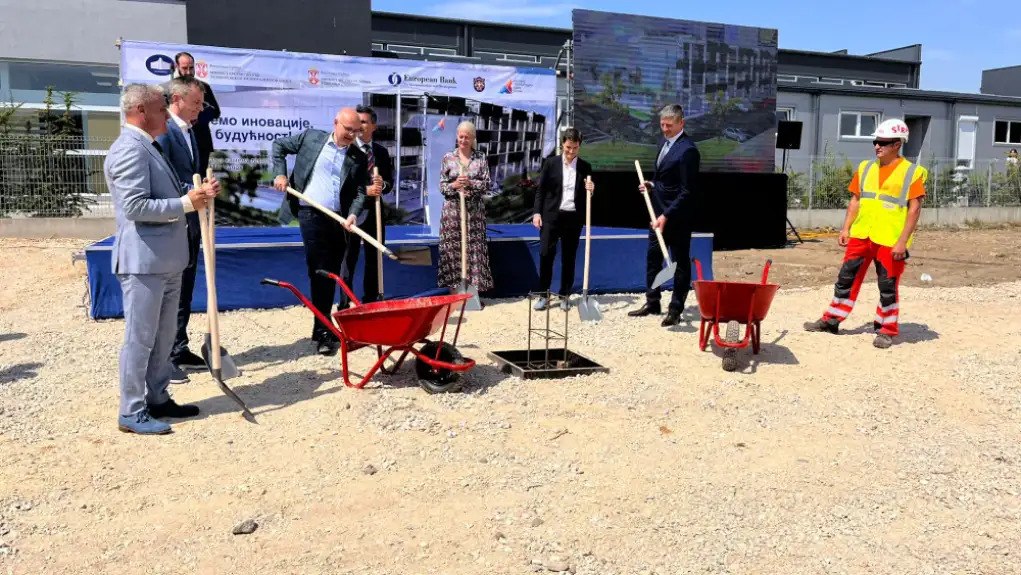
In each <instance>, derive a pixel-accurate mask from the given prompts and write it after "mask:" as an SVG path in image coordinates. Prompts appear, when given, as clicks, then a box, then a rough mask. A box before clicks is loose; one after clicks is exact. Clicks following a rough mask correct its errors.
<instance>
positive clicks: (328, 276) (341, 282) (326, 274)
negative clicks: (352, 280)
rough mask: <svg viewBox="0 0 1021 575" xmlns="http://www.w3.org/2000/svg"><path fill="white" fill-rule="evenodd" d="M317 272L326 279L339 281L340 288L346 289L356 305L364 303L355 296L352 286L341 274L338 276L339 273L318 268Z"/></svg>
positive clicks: (345, 291)
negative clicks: (348, 285)
mask: <svg viewBox="0 0 1021 575" xmlns="http://www.w3.org/2000/svg"><path fill="white" fill-rule="evenodd" d="M316 274H318V275H321V276H323V277H324V278H326V279H331V280H333V281H335V282H337V285H339V286H340V289H342V290H344V293H346V294H347V297H349V298H351V301H353V302H355V305H362V302H361V300H359V299H358V298H357V297H355V294H354V292H352V291H351V288H349V287H347V282H345V281H344V280H343V279H341V278H340V276H338V275H337V274H332V273H330V272H328V271H326V270H316Z"/></svg>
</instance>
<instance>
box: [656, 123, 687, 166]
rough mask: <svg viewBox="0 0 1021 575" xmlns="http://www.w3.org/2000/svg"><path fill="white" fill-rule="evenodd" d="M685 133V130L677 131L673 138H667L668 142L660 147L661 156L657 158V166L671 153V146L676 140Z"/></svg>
mask: <svg viewBox="0 0 1021 575" xmlns="http://www.w3.org/2000/svg"><path fill="white" fill-rule="evenodd" d="M683 133H684V130H681V131H680V132H677V134H675V135H674V137H673V138H667V140H666V142H664V143H663V147H662V148H660V149H659V157H657V158H656V167H659V165H660V164H661V163H662V162H663V158H665V157H666V155H667V154H668V153H670V148H671V146H673V145H674V142H676V141H677V138H680V137H681V134H683Z"/></svg>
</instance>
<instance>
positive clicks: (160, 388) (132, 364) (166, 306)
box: [117, 272, 181, 415]
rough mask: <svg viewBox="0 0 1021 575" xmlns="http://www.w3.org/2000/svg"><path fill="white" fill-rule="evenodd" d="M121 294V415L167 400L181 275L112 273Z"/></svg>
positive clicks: (136, 411)
mask: <svg viewBox="0 0 1021 575" xmlns="http://www.w3.org/2000/svg"><path fill="white" fill-rule="evenodd" d="M117 279H118V280H119V281H120V282H121V293H123V295H124V347H123V348H122V349H121V360H120V377H121V407H120V414H121V415H132V414H134V413H138V412H139V411H142V410H143V409H145V408H146V405H158V404H161V403H165V402H167V401H169V400H170V394H168V393H167V387H168V386H169V385H170V373H171V371H170V370H171V366H170V351H171V350H172V349H173V347H174V335H175V334H176V333H177V305H178V301H179V300H180V298H181V273H180V272H178V273H174V274H138V275H134V274H131V275H118V276H117Z"/></svg>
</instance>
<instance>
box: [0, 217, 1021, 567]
mask: <svg viewBox="0 0 1021 575" xmlns="http://www.w3.org/2000/svg"><path fill="white" fill-rule="evenodd" d="M969 233H970V232H969ZM982 233H985V232H982ZM997 233H999V232H997ZM1013 233H1014V234H1015V236H1017V235H1019V232H1016V231H1015V232H1013ZM962 234H963V232H962ZM974 234H975V235H974V236H967V235H960V236H959V237H960V238H962V239H963V240H964V244H963V245H969V242H970V244H971V245H976V243H977V242H980V241H985V240H980V239H977V238H979V235H980V232H974ZM827 241H831V240H827ZM1015 241H1016V237H1015ZM930 245H932V244H930ZM81 246H82V243H81V242H71V241H60V240H49V241H45V242H29V241H11V240H0V256H2V257H0V285H3V286H4V287H3V289H2V290H0V461H2V463H3V464H2V465H0V572H3V571H6V572H8V573H28V572H40V571H45V572H48V573H89V574H95V573H107V572H110V573H113V572H116V573H190V572H197V573H376V574H380V573H394V574H405V573H466V574H468V573H471V574H478V573H530V572H564V571H570V572H575V573H579V574H582V573H584V574H599V575H603V574H639V573H658V574H681V573H720V574H735V575H736V574H745V573H748V574H752V573H755V574H758V573H762V574H777V573H783V574H800V573H806V574H816V573H818V574H845V573H846V574H859V573H861V574H873V573H876V574H878V573H883V574H888V573H905V574H907V573H911V574H926V573H931V574H950V573H961V574H978V573H981V574H985V575H989V574H1016V573H1019V572H1021V548H1019V546H1018V543H1017V542H1018V541H1019V540H1021V495H1019V490H1021V425H1019V422H1021V373H1019V371H1021V370H1019V364H1021V362H1019V357H1018V353H1019V349H1018V342H1019V341H1021V338H1019V336H1021V320H1019V319H1018V318H1019V316H1021V313H1019V312H1021V281H1018V278H1016V277H1015V278H1014V279H1013V280H1011V281H1008V282H1007V283H999V284H996V285H972V286H967V285H965V286H962V287H945V286H943V285H935V284H938V283H939V282H940V280H941V279H942V280H943V281H945V282H951V280H950V279H949V278H948V277H946V276H940V277H937V281H936V282H932V283H931V284H926V286H928V287H925V286H923V287H912V286H908V287H906V288H904V290H903V296H902V300H903V302H902V314H903V315H902V320H903V323H902V332H903V336H902V338H901V341H900V343H899V344H898V345H896V346H894V347H893V348H892V349H890V350H885V351H880V350H876V349H874V348H873V347H872V345H871V335H870V334H869V333H868V331H869V328H870V326H871V317H872V315H873V310H874V306H875V302H876V301H877V297H878V296H877V292H876V289H875V287H874V285H873V284H872V283H871V276H870V283H869V284H868V285H866V287H865V288H863V290H862V296H861V298H860V301H861V303H860V305H859V308H858V309H857V310H856V311H855V313H854V314H853V315H852V316H851V319H850V320H849V322H848V323H847V332H845V334H844V335H842V336H832V335H826V334H808V333H804V332H802V331H801V330H800V326H801V324H802V323H803V322H804V321H806V320H809V319H814V318H815V317H816V316H817V315H818V314H819V313H820V312H821V311H822V309H823V307H824V306H825V305H826V303H827V302H828V300H829V298H830V297H831V288H830V287H828V286H827V285H819V283H815V284H814V285H812V286H805V287H797V284H798V282H796V281H791V282H790V284H793V285H790V284H788V283H784V286H785V289H783V290H782V291H781V292H780V294H779V295H778V296H777V299H776V301H775V302H774V305H773V309H772V311H771V313H770V315H769V317H768V319H767V321H766V322H765V324H764V325H763V336H762V341H763V347H762V352H761V353H760V355H759V356H757V357H755V358H754V359H753V358H752V355H751V353H750V351H742V352H739V354H738V357H739V359H740V364H741V368H740V371H739V372H734V373H727V372H724V371H722V370H721V359H720V358H721V354H720V353H719V352H718V351H714V352H710V351H706V352H699V351H698V350H697V331H698V323H697V321H696V322H690V321H689V322H686V323H684V324H682V325H681V326H677V327H676V328H673V329H671V330H665V329H663V328H661V327H659V319H658V318H657V319H652V318H646V319H641V320H636V319H631V318H627V317H626V315H625V314H626V311H627V310H628V309H631V308H633V307H634V305H636V303H637V298H635V297H633V296H614V297H601V298H600V300H601V301H602V302H603V308H604V312H605V316H606V317H605V319H604V320H603V321H602V322H601V323H599V324H581V323H579V322H578V321H577V320H576V318H577V316H576V315H575V314H574V313H573V312H572V315H571V316H570V321H571V324H570V330H571V332H570V336H571V339H570V347H571V348H572V349H573V350H575V351H579V352H581V353H583V354H585V355H587V356H589V357H591V358H593V359H596V360H597V361H599V362H601V363H602V364H604V365H606V366H608V367H609V368H610V369H611V372H610V373H609V374H608V375H597V376H589V377H579V378H573V379H565V380H555V381H519V380H517V379H514V378H511V377H509V376H507V375H504V374H502V373H500V371H499V370H498V369H497V368H496V367H495V365H494V364H493V363H492V362H491V361H489V360H488V359H487V358H486V352H487V351H491V350H502V349H518V348H522V347H524V338H525V322H526V321H527V316H526V313H527V311H526V310H527V308H526V304H525V303H524V302H523V301H520V300H518V301H493V302H490V305H488V306H487V307H486V309H485V310H483V311H482V312H476V313H472V314H470V315H469V316H468V317H467V319H466V323H465V325H464V327H463V329H462V336H461V341H460V342H459V344H458V347H459V348H460V349H461V350H462V351H463V352H464V353H465V354H466V355H469V356H471V357H473V358H475V359H476V360H478V361H479V362H480V365H479V366H477V367H476V368H475V369H474V370H473V371H471V372H469V374H468V375H467V376H466V378H465V380H466V389H465V392H464V393H459V394H449V395H427V394H426V393H425V392H424V391H423V390H421V389H420V388H419V387H417V385H416V381H415V378H414V376H413V373H414V372H413V370H412V369H411V367H410V366H406V367H404V368H402V369H401V371H400V372H399V374H398V375H397V376H395V377H391V378H377V379H376V381H375V382H374V383H371V384H370V386H371V388H366V389H365V390H361V391H357V390H350V389H346V388H344V386H343V384H342V383H341V382H340V381H339V379H338V371H339V358H336V357H334V358H323V357H320V356H317V355H315V354H314V353H312V351H313V350H312V347H311V344H310V342H308V340H307V339H304V338H305V337H306V336H307V333H308V332H309V327H310V322H311V315H310V314H309V312H307V311H306V310H305V309H304V308H298V307H295V308H289V309H282V310H269V311H258V312H255V311H244V312H237V313H228V314H224V315H222V316H221V322H220V325H221V332H222V334H223V338H224V345H225V346H226V347H227V349H229V350H230V351H231V354H232V355H233V357H234V358H235V359H236V361H237V363H238V364H239V365H240V367H241V369H242V370H243V374H242V375H241V377H240V378H238V379H237V380H234V381H232V382H231V383H232V385H233V387H234V389H235V390H236V391H237V392H238V393H239V394H240V395H241V396H242V397H244V398H245V399H246V400H247V401H248V402H249V405H250V406H252V408H253V410H254V411H255V412H256V415H257V417H258V420H259V423H258V424H252V423H249V422H246V421H245V420H244V419H242V418H241V417H240V416H239V415H238V413H237V410H236V409H235V408H234V406H233V404H232V403H231V402H230V401H229V400H228V399H227V398H225V397H224V396H222V395H221V394H220V392H219V391H218V390H217V388H216V386H215V385H214V384H213V383H212V381H211V379H210V378H209V376H208V375H207V374H197V375H193V376H192V382H191V383H189V384H185V385H181V386H173V389H172V392H173V393H174V396H175V398H176V399H177V400H178V401H179V402H185V401H187V402H193V403H196V404H198V405H199V406H200V407H201V408H202V409H203V414H202V415H201V416H200V417H199V418H196V419H194V420H189V421H178V422H173V423H174V431H175V433H174V434H172V435H168V436H163V437H138V436H134V435H127V434H123V433H120V432H118V431H117V429H116V425H115V417H116V409H117V397H118V392H117V355H118V353H119V348H120V339H121V336H122V334H123V322H121V321H104V322H93V321H91V320H89V319H87V317H86V313H85V309H84V308H82V307H80V306H81V305H82V304H83V302H82V293H83V289H84V266H83V264H81V263H78V264H75V265H72V264H71V261H70V254H71V253H72V252H73V251H75V250H76V249H80V247H81ZM831 251H832V250H831ZM726 255H727V256H728V257H731V256H732V254H726ZM761 255H762V254H761V253H758V254H754V253H753V254H751V256H748V257H749V260H748V261H749V262H751V261H752V260H753V259H754V260H759V261H758V264H757V265H758V266H761V260H760V256H761ZM919 255H920V256H923V257H924V256H925V252H923V250H922V247H921V246H920V247H919ZM752 256H754V257H752ZM772 257H773V258H774V261H775V262H776V266H777V268H776V269H777V270H778V273H779V274H788V277H792V278H793V277H796V275H795V274H791V273H790V270H791V269H793V268H792V267H790V266H787V267H785V265H784V261H785V259H784V258H785V257H789V258H792V259H794V258H804V257H806V256H804V255H803V252H799V251H798V250H797V249H795V250H788V251H786V252H778V253H775V254H772ZM825 257H826V258H828V262H824V261H821V260H820V261H816V262H814V263H813V264H812V265H824V263H825V264H826V265H829V271H830V273H829V274H828V275H829V276H832V274H834V273H835V271H836V265H837V263H838V262H837V261H835V260H833V257H832V254H830V253H829V252H826V253H825ZM955 257H960V256H955ZM1010 257H1014V256H1013V255H1011V256H1010ZM723 261H727V260H726V259H725V258H720V259H719V260H718V263H717V273H718V274H720V275H723V276H727V275H728V273H730V272H733V273H734V274H736V275H738V276H741V275H744V272H743V271H740V270H739V268H738V266H736V265H735V266H734V267H733V268H731V267H730V266H727V265H724V264H722V263H719V262H723ZM731 261H734V260H733V259H732V260H731ZM915 271H917V270H915ZM961 273H962V274H963V273H965V272H963V271H962V272H961ZM1016 273H1017V272H1016ZM913 275H918V274H917V273H914V274H913ZM933 275H934V276H935V275H936V274H933ZM1008 279H1009V278H1008ZM830 281H832V278H831V277H830V278H829V279H827V280H826V281H825V282H823V283H829V282H830ZM953 281H957V280H953ZM805 283H810V282H809V281H808V280H806V282H805ZM958 283H967V281H964V280H962V281H960V282H958ZM976 283H979V284H985V283H987V282H986V281H984V280H983V281H980V282H976ZM266 289H269V288H266ZM689 304H690V305H692V306H693V305H694V298H693V296H692V297H691V298H689ZM695 311H696V310H695V308H694V307H689V309H688V312H689V315H688V318H689V319H690V318H692V317H694V316H693V315H691V314H692V313H693V312H695ZM192 321H193V324H192V325H193V327H194V328H195V329H194V330H193V333H194V334H195V335H196V337H197V336H198V334H199V333H200V332H201V331H202V326H203V325H204V323H205V316H204V315H202V314H196V315H194V316H193V319H192ZM369 356H370V352H369V351H368V350H362V351H359V352H356V353H354V354H352V356H351V357H352V363H353V368H354V370H355V371H358V372H363V371H364V370H365V369H366V368H367V367H368V366H369V365H370V363H371V362H370V357H369Z"/></svg>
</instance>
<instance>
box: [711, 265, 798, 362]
mask: <svg viewBox="0 0 1021 575" xmlns="http://www.w3.org/2000/svg"><path fill="white" fill-rule="evenodd" d="M692 261H693V262H695V273H696V274H698V279H697V280H695V282H693V283H694V286H695V297H696V298H697V299H698V311H699V314H700V315H701V316H702V323H701V325H699V328H698V345H699V349H700V350H701V351H705V348H706V347H707V346H708V345H709V338H710V336H715V341H716V345H718V346H720V347H722V348H724V353H723V369H724V370H726V371H734V370H736V369H737V357H736V353H737V351H736V350H738V349H742V348H745V347H748V343H749V341H750V342H751V344H752V353H755V354H757V353H759V341H760V337H761V336H762V327H761V324H762V320H764V319H766V314H768V313H769V307H770V306H771V305H772V304H773V297H774V296H776V290H778V289H780V286H779V285H778V284H770V283H766V279H767V278H768V277H769V266H770V265H772V263H773V260H766V267H765V269H764V270H762V282H761V283H751V282H724V281H711V280H703V279H702V264H700V263H699V261H698V260H697V259H693V260H692ZM721 323H722V324H726V325H727V335H726V339H725V340H724V339H720V324H721ZM742 323H743V324H745V332H744V339H743V340H739V339H738V338H739V337H740V333H741V331H740V324H742Z"/></svg>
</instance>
